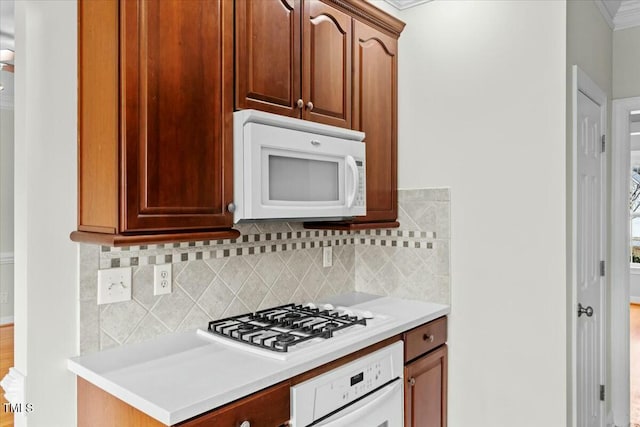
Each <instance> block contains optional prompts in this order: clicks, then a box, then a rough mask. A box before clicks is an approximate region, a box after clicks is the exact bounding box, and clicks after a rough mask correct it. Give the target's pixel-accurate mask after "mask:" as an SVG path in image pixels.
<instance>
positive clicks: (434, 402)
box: [404, 345, 447, 427]
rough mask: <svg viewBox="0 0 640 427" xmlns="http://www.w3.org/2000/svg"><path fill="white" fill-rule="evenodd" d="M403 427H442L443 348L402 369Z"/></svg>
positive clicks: (444, 414) (444, 402)
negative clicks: (403, 380) (403, 381)
mask: <svg viewBox="0 0 640 427" xmlns="http://www.w3.org/2000/svg"><path fill="white" fill-rule="evenodd" d="M404 379H405V386H404V425H405V427H446V425H447V346H446V345H442V346H440V347H438V349H436V350H434V351H432V352H430V353H428V354H426V355H424V356H422V357H420V358H419V359H416V360H414V361H413V362H411V363H409V364H407V365H405V368H404Z"/></svg>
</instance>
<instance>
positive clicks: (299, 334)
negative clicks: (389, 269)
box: [198, 303, 392, 360]
mask: <svg viewBox="0 0 640 427" xmlns="http://www.w3.org/2000/svg"><path fill="white" fill-rule="evenodd" d="M391 319H392V318H391V317H389V316H386V315H382V314H379V313H371V312H370V311H368V310H358V309H355V308H352V307H341V306H338V307H334V306H333V305H332V304H318V305H316V304H313V303H308V304H304V305H297V304H285V305H282V306H278V307H273V308H267V309H264V310H260V311H257V312H255V313H246V314H242V315H240V316H233V317H228V318H225V319H218V320H213V321H211V322H209V326H208V328H207V329H206V330H202V329H198V334H199V335H200V336H202V337H205V338H207V339H210V340H213V341H216V342H218V343H220V344H224V345H227V346H229V347H231V348H235V349H238V350H240V351H248V352H251V353H253V354H258V355H261V356H264V357H268V358H270V359H277V360H291V359H298V360H299V359H301V358H308V357H311V356H313V355H318V353H319V352H323V351H324V352H328V351H331V350H334V349H336V348H342V347H344V346H345V345H349V343H351V342H352V341H353V338H354V336H362V335H363V334H366V333H372V332H375V330H377V329H379V328H380V327H383V326H384V325H385V324H386V323H387V322H389V321H390V320H391Z"/></svg>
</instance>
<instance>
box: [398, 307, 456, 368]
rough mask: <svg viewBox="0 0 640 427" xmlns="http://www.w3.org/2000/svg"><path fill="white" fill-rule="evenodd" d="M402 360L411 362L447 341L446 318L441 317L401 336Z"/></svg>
mask: <svg viewBox="0 0 640 427" xmlns="http://www.w3.org/2000/svg"><path fill="white" fill-rule="evenodd" d="M402 338H403V340H404V360H405V362H407V361H409V360H413V359H415V358H416V357H418V356H420V355H422V354H425V353H426V352H428V351H431V350H433V349H434V348H436V347H438V346H441V345H442V344H444V343H445V342H446V341H447V318H446V317H441V318H439V319H436V320H434V321H431V322H429V323H426V324H424V325H422V326H418V327H417V328H414V329H412V330H410V331H408V332H405V333H404V334H403V337H402Z"/></svg>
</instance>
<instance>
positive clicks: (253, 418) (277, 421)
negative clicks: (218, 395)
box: [179, 381, 290, 427]
mask: <svg viewBox="0 0 640 427" xmlns="http://www.w3.org/2000/svg"><path fill="white" fill-rule="evenodd" d="M289 387H290V384H289V382H288V381H287V382H284V383H281V384H278V385H276V386H273V387H270V388H268V389H265V390H263V391H259V392H257V393H254V394H252V395H251V396H249V397H246V398H244V399H240V400H238V401H236V402H234V403H230V404H229V405H227V406H223V407H222V408H220V409H215V410H213V411H212V412H209V413H208V414H205V415H202V416H199V417H197V418H194V419H191V420H189V421H186V422H184V423H183V424H179V426H180V427H240V426H241V425H242V423H244V422H245V421H246V422H248V425H250V426H251V427H278V426H281V425H285V423H288V421H289V411H290V409H289V408H290V402H289ZM245 425H247V424H245Z"/></svg>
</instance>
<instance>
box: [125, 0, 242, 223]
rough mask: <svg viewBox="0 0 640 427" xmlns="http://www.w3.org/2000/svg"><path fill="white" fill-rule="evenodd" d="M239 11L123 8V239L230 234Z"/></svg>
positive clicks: (199, 4) (181, 4)
mask: <svg viewBox="0 0 640 427" xmlns="http://www.w3.org/2000/svg"><path fill="white" fill-rule="evenodd" d="M231 6H232V5H231V4H230V3H229V2H227V1H224V0H201V1H183V0H136V1H133V0H132V1H126V0H121V2H120V11H121V22H122V28H121V31H122V33H121V35H122V37H121V55H122V58H121V67H122V68H121V71H120V72H121V79H122V81H121V85H122V89H121V90H122V93H121V99H122V101H121V102H123V103H124V105H123V116H124V117H122V129H121V132H122V135H121V136H122V138H123V149H122V155H123V159H122V161H123V166H124V167H123V173H122V183H121V197H122V204H123V206H124V209H123V213H122V218H121V223H122V231H123V232H125V233H126V232H132V231H138V230H143V231H147V230H148V231H159V230H170V229H191V228H207V227H221V226H226V227H229V226H230V225H231V224H232V217H231V215H229V214H227V213H225V206H226V203H228V202H230V201H231V197H232V188H233V187H232V181H231V179H232V176H233V174H232V170H231V166H232V164H233V158H232V155H233V153H232V151H231V149H232V145H231V144H232V128H231V121H230V119H231V116H230V112H231V110H232V105H233V95H232V92H231V90H232V89H231V86H232V79H233V71H232V70H233V56H232V55H233V50H232V49H233V48H232V46H233V40H232V37H233V33H232V28H233V10H232V8H231ZM227 34H229V35H227ZM226 112H229V113H228V114H229V115H227V116H225V114H227V113H226Z"/></svg>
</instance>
